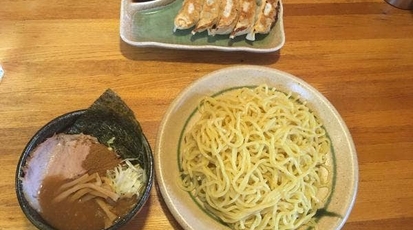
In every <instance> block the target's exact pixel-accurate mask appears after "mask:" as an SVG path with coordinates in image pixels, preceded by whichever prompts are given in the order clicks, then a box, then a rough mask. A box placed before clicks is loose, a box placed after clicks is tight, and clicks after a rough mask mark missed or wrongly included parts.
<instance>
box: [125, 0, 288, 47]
mask: <svg viewBox="0 0 413 230" xmlns="http://www.w3.org/2000/svg"><path fill="white" fill-rule="evenodd" d="M279 4H280V10H279V15H278V20H277V22H276V24H275V25H274V27H273V28H272V29H271V31H270V33H269V34H267V35H260V34H258V35H256V40H255V41H253V42H251V41H248V40H246V39H245V35H244V36H239V37H236V38H235V39H230V38H229V37H228V35H216V36H214V37H212V36H208V35H207V32H206V31H204V32H202V33H199V34H196V35H192V34H191V30H182V31H179V30H178V31H176V32H173V28H174V18H175V16H176V15H177V13H178V11H179V9H180V7H181V5H182V0H153V1H149V2H133V1H132V0H122V2H121V12H120V36H121V38H122V40H123V41H125V42H126V43H128V44H130V45H133V46H140V47H145V46H156V47H163V48H173V49H188V50H220V51H249V52H261V53H264V52H273V51H277V50H279V49H280V48H281V47H282V46H283V45H284V42H285V35H284V26H283V6H282V3H281V1H280V2H279Z"/></svg>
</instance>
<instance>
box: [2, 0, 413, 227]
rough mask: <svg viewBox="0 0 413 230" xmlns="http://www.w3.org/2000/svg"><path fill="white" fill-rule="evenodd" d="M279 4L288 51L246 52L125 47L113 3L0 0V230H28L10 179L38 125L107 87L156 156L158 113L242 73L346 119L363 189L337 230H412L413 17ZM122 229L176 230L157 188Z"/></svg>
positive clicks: (313, 0)
mask: <svg viewBox="0 0 413 230" xmlns="http://www.w3.org/2000/svg"><path fill="white" fill-rule="evenodd" d="M283 2H284V26H285V33H286V43H285V45H284V47H283V48H282V49H281V50H280V51H279V52H274V53H266V54H256V53H255V54H254V53H244V52H218V51H184V50H170V49H160V48H137V47H132V46H130V45H127V44H126V43H124V42H122V40H121V39H120V36H119V14H120V1H97V0H88V1H80V0H60V1H57V0H47V1H46V0H34V1H24V0H3V1H1V4H0V5H1V6H0V65H1V66H2V67H3V69H4V71H5V75H4V77H3V79H2V81H1V82H0V159H1V161H0V162H1V165H0V167H1V170H0V178H1V180H0V229H34V226H33V225H32V224H31V223H30V222H29V221H28V220H27V219H26V217H25V216H24V214H23V212H22V211H21V209H20V207H19V205H18V202H17V199H16V195H15V190H14V189H15V187H14V183H15V170H16V166H17V162H18V160H19V157H20V154H21V152H22V150H23V148H24V147H25V145H26V143H27V142H28V141H29V139H30V138H31V136H32V135H33V134H34V133H35V132H36V131H37V130H38V129H39V128H40V127H41V126H42V125H44V124H45V123H46V122H48V121H50V120H51V119H53V118H54V117H56V116H58V115H61V114H63V113H66V112H69V111H73V110H78V109H82V108H86V107H88V106H89V105H90V104H91V103H93V101H94V100H95V99H96V98H97V97H99V96H100V95H101V94H102V93H103V92H104V91H105V90H106V89H107V88H112V89H113V90H114V91H116V92H117V93H118V94H119V95H120V96H121V97H122V98H123V99H124V100H125V102H126V103H127V104H128V105H129V106H130V107H131V108H132V110H133V111H134V112H135V114H136V116H137V118H138V120H139V121H140V122H141V124H142V127H143V130H144V132H145V134H146V136H147V137H148V139H149V142H150V144H151V145H152V148H154V146H155V142H156V135H157V131H158V128H159V125H160V121H161V119H162V117H163V114H164V113H165V111H166V110H167V108H168V106H169V104H170V103H171V102H172V100H173V99H174V98H175V97H176V96H177V95H178V93H179V92H180V91H181V90H183V89H184V88H185V87H186V86H188V85H189V84H190V83H192V82H193V81H194V80H196V79H198V78H200V77H202V76H204V75H205V74H207V73H210V72H211V71H214V70H218V69H221V68H224V67H229V66H235V65H244V64H250V65H261V66H268V67H271V68H275V69H279V70H283V71H286V72H289V73H291V74H293V75H295V76H298V77H300V78H302V79H303V80H305V81H307V82H308V83H309V84H311V85H312V86H314V87H315V88H316V89H318V90H319V91H320V92H321V93H323V94H324V95H325V96H326V97H327V98H328V99H329V100H330V101H331V102H332V104H333V105H334V106H335V107H336V109H337V110H338V111H339V113H340V114H341V115H342V117H343V118H344V120H345V122H346V123H347V125H348V127H349V129H350V132H351V134H352V136H353V139H354V142H355V144H356V148H357V152H358V160H359V169H360V171H359V173H360V181H359V190H358V195H357V200H356V202H355V206H354V209H353V211H352V213H351V215H350V217H349V219H348V221H347V224H346V225H345V226H344V228H343V229H346V230H347V229H357V230H359V229H412V227H413V12H412V11H407V10H399V9H397V8H394V7H392V6H390V5H389V4H387V3H386V2H384V1H380V0H284V1H283ZM154 154H156V153H154ZM125 229H181V227H180V226H179V224H178V223H177V222H176V221H175V220H174V218H173V216H172V215H171V214H170V212H169V211H168V209H167V207H166V206H165V204H164V202H163V200H162V197H161V195H160V193H159V192H158V190H157V186H156V185H155V186H154V188H153V190H152V194H151V197H150V200H149V201H148V203H147V204H146V205H145V207H144V208H143V210H142V212H141V213H140V214H139V215H138V216H137V217H136V218H135V219H134V220H133V221H132V222H131V223H130V224H129V225H128V226H126V227H125Z"/></svg>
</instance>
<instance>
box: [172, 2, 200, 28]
mask: <svg viewBox="0 0 413 230" xmlns="http://www.w3.org/2000/svg"><path fill="white" fill-rule="evenodd" d="M203 3H204V0H184V2H183V3H182V7H181V9H180V10H179V12H178V14H177V15H176V17H175V20H174V24H175V27H174V32H175V31H176V29H180V30H185V29H189V28H191V27H193V26H194V25H195V24H196V23H197V22H198V21H199V18H200V14H201V10H202V5H203Z"/></svg>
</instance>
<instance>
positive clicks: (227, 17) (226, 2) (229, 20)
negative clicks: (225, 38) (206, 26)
mask: <svg viewBox="0 0 413 230" xmlns="http://www.w3.org/2000/svg"><path fill="white" fill-rule="evenodd" d="M239 2H240V0H221V8H220V17H219V20H218V23H217V24H216V26H215V27H213V28H211V29H210V30H209V34H211V35H215V34H230V33H231V32H232V30H233V29H234V27H235V25H236V24H237V22H238V16H239Z"/></svg>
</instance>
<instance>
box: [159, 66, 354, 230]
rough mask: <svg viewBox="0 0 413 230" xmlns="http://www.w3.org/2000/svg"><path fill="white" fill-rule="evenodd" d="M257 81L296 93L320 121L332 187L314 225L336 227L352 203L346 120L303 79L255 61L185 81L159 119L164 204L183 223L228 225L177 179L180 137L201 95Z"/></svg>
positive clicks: (191, 226)
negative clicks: (326, 139) (329, 144)
mask: <svg viewBox="0 0 413 230" xmlns="http://www.w3.org/2000/svg"><path fill="white" fill-rule="evenodd" d="M261 84H267V85H269V86H270V87H275V88H276V89H278V90H280V91H283V92H286V93H289V92H291V93H292V94H293V96H299V98H300V100H301V101H306V102H307V106H308V107H310V109H311V110H312V111H313V112H314V113H315V114H316V116H317V117H318V118H319V119H320V120H321V122H322V123H323V124H324V127H325V129H326V130H327V132H328V135H329V137H330V139H331V142H332V150H333V151H332V153H331V154H330V155H329V156H328V158H329V159H330V161H329V162H330V163H329V167H331V173H332V179H331V186H330V191H331V192H330V195H329V197H328V198H327V199H326V200H325V203H324V207H323V209H322V210H323V213H321V215H320V216H321V217H319V218H317V219H316V221H317V227H318V229H329V230H332V229H340V228H341V227H342V226H343V225H344V223H345V221H346V220H347V218H348V216H349V214H350V211H351V209H352V207H353V204H354V201H355V198H356V192H357V185H358V163H357V155H356V149H355V146H354V143H353V140H352V138H351V135H350V132H349V130H348V128H347V126H346V124H345V122H344V121H343V119H342V118H341V116H340V114H339V113H338V112H337V110H336V109H335V108H334V106H333V105H332V104H331V103H330V102H329V101H328V100H327V99H326V98H325V97H324V96H323V95H322V94H321V93H320V92H318V91H317V90H316V89H315V88H313V87H312V86H310V85H309V84H308V83H306V82H304V81H303V80H301V79H299V78H297V77H295V76H292V75H291V74H288V73H285V72H282V71H279V70H275V69H270V68H265V67H257V66H236V67H231V68H226V69H222V70H219V71H216V72H213V73H210V74H208V75H206V76H205V77H203V78H201V79H199V80H197V81H195V82H194V83H193V84H191V85H190V86H188V87H187V88H186V89H185V90H184V91H183V92H182V93H181V94H180V95H179V96H178V97H177V98H176V99H175V100H174V101H173V103H172V104H171V105H170V107H169V109H168V110H167V112H166V114H165V116H164V118H163V121H162V123H161V126H160V129H159V133H158V137H157V143H156V150H155V151H156V154H155V156H156V157H155V166H156V167H155V168H156V176H157V182H158V184H159V188H160V191H161V193H162V195H163V197H164V200H165V202H166V204H167V206H168V208H169V209H170V211H171V213H172V214H173V215H174V217H175V218H176V219H177V221H178V222H179V223H180V224H181V225H182V226H183V228H184V229H196V230H202V229H228V227H227V226H226V225H223V224H221V223H220V222H219V221H217V220H216V219H214V218H212V217H211V216H210V215H208V213H206V212H205V211H204V210H203V209H202V208H201V207H200V206H201V205H198V204H197V203H196V202H195V201H194V200H195V199H193V198H192V197H191V196H190V194H189V193H188V192H186V191H184V190H182V189H181V188H180V186H179V185H178V180H179V176H180V174H179V166H178V148H179V142H180V137H181V136H182V134H183V132H185V130H187V129H186V128H185V127H186V126H187V125H188V124H190V123H191V119H192V117H196V116H197V115H196V113H197V110H196V109H197V105H198V103H199V102H200V100H201V99H202V98H203V97H205V96H213V95H216V94H217V93H219V92H222V91H224V90H228V89H231V88H237V87H242V86H257V85H261Z"/></svg>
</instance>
